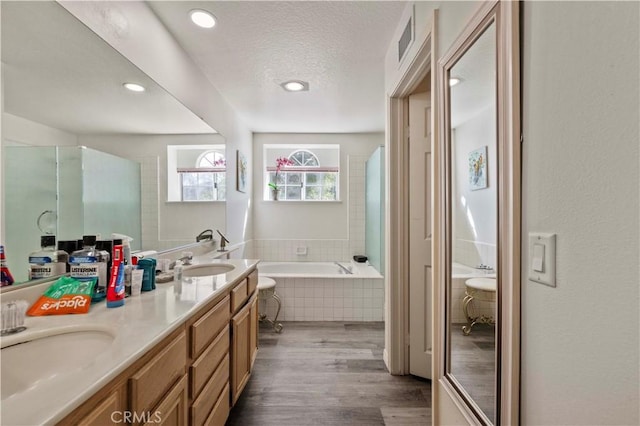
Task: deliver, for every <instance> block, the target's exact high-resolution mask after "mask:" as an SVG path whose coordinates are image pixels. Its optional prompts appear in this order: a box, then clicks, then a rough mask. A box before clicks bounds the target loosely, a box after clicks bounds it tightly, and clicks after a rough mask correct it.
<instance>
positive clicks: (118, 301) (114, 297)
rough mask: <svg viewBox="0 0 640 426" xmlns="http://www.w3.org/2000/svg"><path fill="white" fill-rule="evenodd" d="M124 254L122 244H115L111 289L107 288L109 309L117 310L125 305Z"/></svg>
mask: <svg viewBox="0 0 640 426" xmlns="http://www.w3.org/2000/svg"><path fill="white" fill-rule="evenodd" d="M122 253H123V250H122V244H114V246H113V261H112V267H111V277H110V279H109V288H107V308H117V307H118V306H122V305H124V297H125V289H124V268H125V264H124V262H123V259H122Z"/></svg>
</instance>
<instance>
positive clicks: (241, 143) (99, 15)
mask: <svg viewBox="0 0 640 426" xmlns="http://www.w3.org/2000/svg"><path fill="white" fill-rule="evenodd" d="M59 3H60V4H61V5H62V6H63V7H64V8H66V9H67V10H68V11H69V12H71V13H72V14H73V15H74V16H76V17H77V18H78V19H80V21H82V22H83V23H84V24H85V25H87V27H89V29H91V30H93V31H94V32H95V33H96V34H98V35H99V36H100V37H102V38H103V39H104V40H105V41H106V42H107V43H109V44H110V45H111V46H112V47H113V48H114V49H116V50H117V51H119V52H120V53H121V54H122V55H123V56H124V57H126V58H127V59H128V60H129V61H131V62H132V63H133V64H134V65H136V66H137V67H138V68H140V69H141V70H142V71H143V72H144V73H145V74H147V75H148V76H149V77H151V78H152V79H154V80H155V81H156V82H157V83H158V84H159V85H160V86H161V87H163V88H164V89H165V90H166V91H168V92H169V93H171V94H172V95H173V96H174V97H175V98H176V99H178V100H179V101H180V102H182V103H183V104H184V105H185V106H186V107H187V108H189V109H190V110H191V111H193V112H194V113H195V114H196V115H198V116H199V117H201V118H202V119H203V120H204V121H205V122H206V123H207V124H209V125H210V126H211V127H212V128H214V129H215V130H216V131H218V132H219V133H220V134H222V135H223V136H224V137H225V139H226V145H227V156H228V157H229V158H234V156H235V152H236V150H240V151H241V152H242V153H243V154H244V155H245V156H246V157H247V160H248V161H249V164H251V162H252V159H251V153H252V148H251V143H252V139H251V138H252V135H251V132H250V130H249V129H248V128H247V126H246V125H245V124H244V123H243V122H242V120H241V119H240V118H239V116H238V115H237V113H236V112H235V111H234V110H233V108H232V107H231V106H230V105H229V103H228V102H227V101H226V99H224V98H223V97H222V95H220V93H219V92H218V91H217V89H216V88H215V87H214V86H213V85H212V84H211V82H210V81H209V80H208V79H207V78H206V77H205V75H204V74H203V73H202V71H201V70H200V69H199V68H198V67H197V66H196V65H195V63H194V62H193V60H192V59H191V58H190V57H189V55H187V53H186V52H185V51H184V50H183V49H182V48H181V47H180V45H179V44H178V42H177V41H176V40H175V39H174V38H173V36H172V35H171V33H169V31H168V30H167V29H166V28H165V27H164V25H163V24H162V23H161V22H160V21H159V20H158V18H157V17H156V15H155V14H154V13H153V11H152V10H151V9H150V8H149V6H148V5H147V4H146V3H144V2H78V1H59ZM227 170H228V174H227V177H228V180H227V184H228V188H229V190H228V191H227V201H226V205H227V219H228V221H227V225H226V230H227V237H228V238H229V240H230V241H231V243H239V242H242V241H245V240H248V239H250V238H251V237H252V233H253V230H252V223H251V216H252V215H251V202H250V201H251V191H252V187H251V176H249V187H248V188H247V191H246V192H245V193H241V192H238V191H236V190H234V189H233V188H235V187H236V163H235V161H233V162H230V164H229V165H228V166H227ZM242 255H243V252H242V251H240V252H236V253H234V256H242Z"/></svg>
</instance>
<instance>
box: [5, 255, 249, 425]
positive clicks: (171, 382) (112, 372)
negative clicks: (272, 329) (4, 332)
mask: <svg viewBox="0 0 640 426" xmlns="http://www.w3.org/2000/svg"><path fill="white" fill-rule="evenodd" d="M257 263H258V260H247V259H224V260H218V259H212V257H211V255H207V254H204V255H202V256H197V257H195V258H194V265H193V266H189V267H187V266H185V268H184V270H183V276H182V279H181V280H179V281H177V280H174V281H171V282H168V283H165V284H158V285H157V287H156V289H155V290H154V291H151V292H146V293H142V294H141V295H140V296H134V297H129V298H127V299H126V302H125V305H124V306H123V307H119V308H113V309H109V308H107V307H106V305H105V303H100V304H97V305H94V306H92V307H91V310H90V312H89V313H88V314H86V315H63V316H46V317H27V319H26V323H25V325H26V326H27V330H26V331H23V332H21V333H18V334H15V335H12V336H6V337H3V338H2V347H3V349H2V409H1V419H0V421H1V422H2V424H12V425H34V424H65V425H66V424H74V425H76V424H82V425H85V424H86V425H89V424H94V425H104V424H117V423H132V424H146V423H153V424H167V425H187V424H189V425H203V424H212V425H222V424H224V422H225V421H226V419H227V416H228V414H229V410H230V409H231V407H232V406H233V405H234V404H235V402H236V401H237V400H238V397H239V396H240V394H241V392H242V390H243V389H244V386H245V385H246V383H247V381H248V379H249V377H250V374H251V371H252V368H253V363H254V361H255V356H256V353H257V344H258V308H257V290H256V288H257V283H258V271H257V269H256V267H257ZM43 287H44V288H43V289H42V290H44V289H45V288H46V287H47V286H46V285H44V286H43ZM22 291H25V292H26V291H29V290H28V289H24V290H14V291H12V292H11V293H7V295H11V296H10V298H8V297H7V296H6V295H3V296H4V297H3V302H5V301H7V300H8V299H15V298H16V295H17V296H19V293H20V292H22ZM30 291H31V292H33V290H30ZM14 293H15V295H14ZM25 294H27V293H25ZM18 298H19V297H18ZM29 302H30V303H32V301H31V300H30V301H29Z"/></svg>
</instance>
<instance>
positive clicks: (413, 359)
mask: <svg viewBox="0 0 640 426" xmlns="http://www.w3.org/2000/svg"><path fill="white" fill-rule="evenodd" d="M431 165H432V159H431V96H430V94H429V93H428V92H424V93H417V94H414V95H411V96H409V372H410V373H411V374H413V375H416V376H420V377H424V378H427V379H430V378H431V353H432V347H433V337H432V326H433V324H432V320H431V312H432V306H431V303H432V300H433V297H432V295H433V292H432V289H433V285H432V283H433V276H432V274H433V273H432V268H431V206H432V203H431V194H432V192H431V182H432V179H431V170H432V168H431Z"/></svg>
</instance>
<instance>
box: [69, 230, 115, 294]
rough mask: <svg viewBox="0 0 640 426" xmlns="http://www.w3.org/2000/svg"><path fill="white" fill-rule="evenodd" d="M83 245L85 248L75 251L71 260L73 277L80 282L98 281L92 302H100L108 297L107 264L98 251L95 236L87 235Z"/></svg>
mask: <svg viewBox="0 0 640 426" xmlns="http://www.w3.org/2000/svg"><path fill="white" fill-rule="evenodd" d="M82 245H83V248H82V249H80V250H77V251H74V252H73V253H72V254H71V257H70V258H69V263H70V264H71V271H70V272H71V276H72V277H73V278H75V279H77V280H79V281H88V280H92V279H93V280H97V283H96V285H95V286H94V288H93V294H92V296H91V302H99V301H101V300H104V299H105V297H107V278H106V277H107V263H106V261H104V257H103V255H102V254H101V253H100V252H99V251H98V250H96V236H95V235H85V236H84V237H83V239H82Z"/></svg>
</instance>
